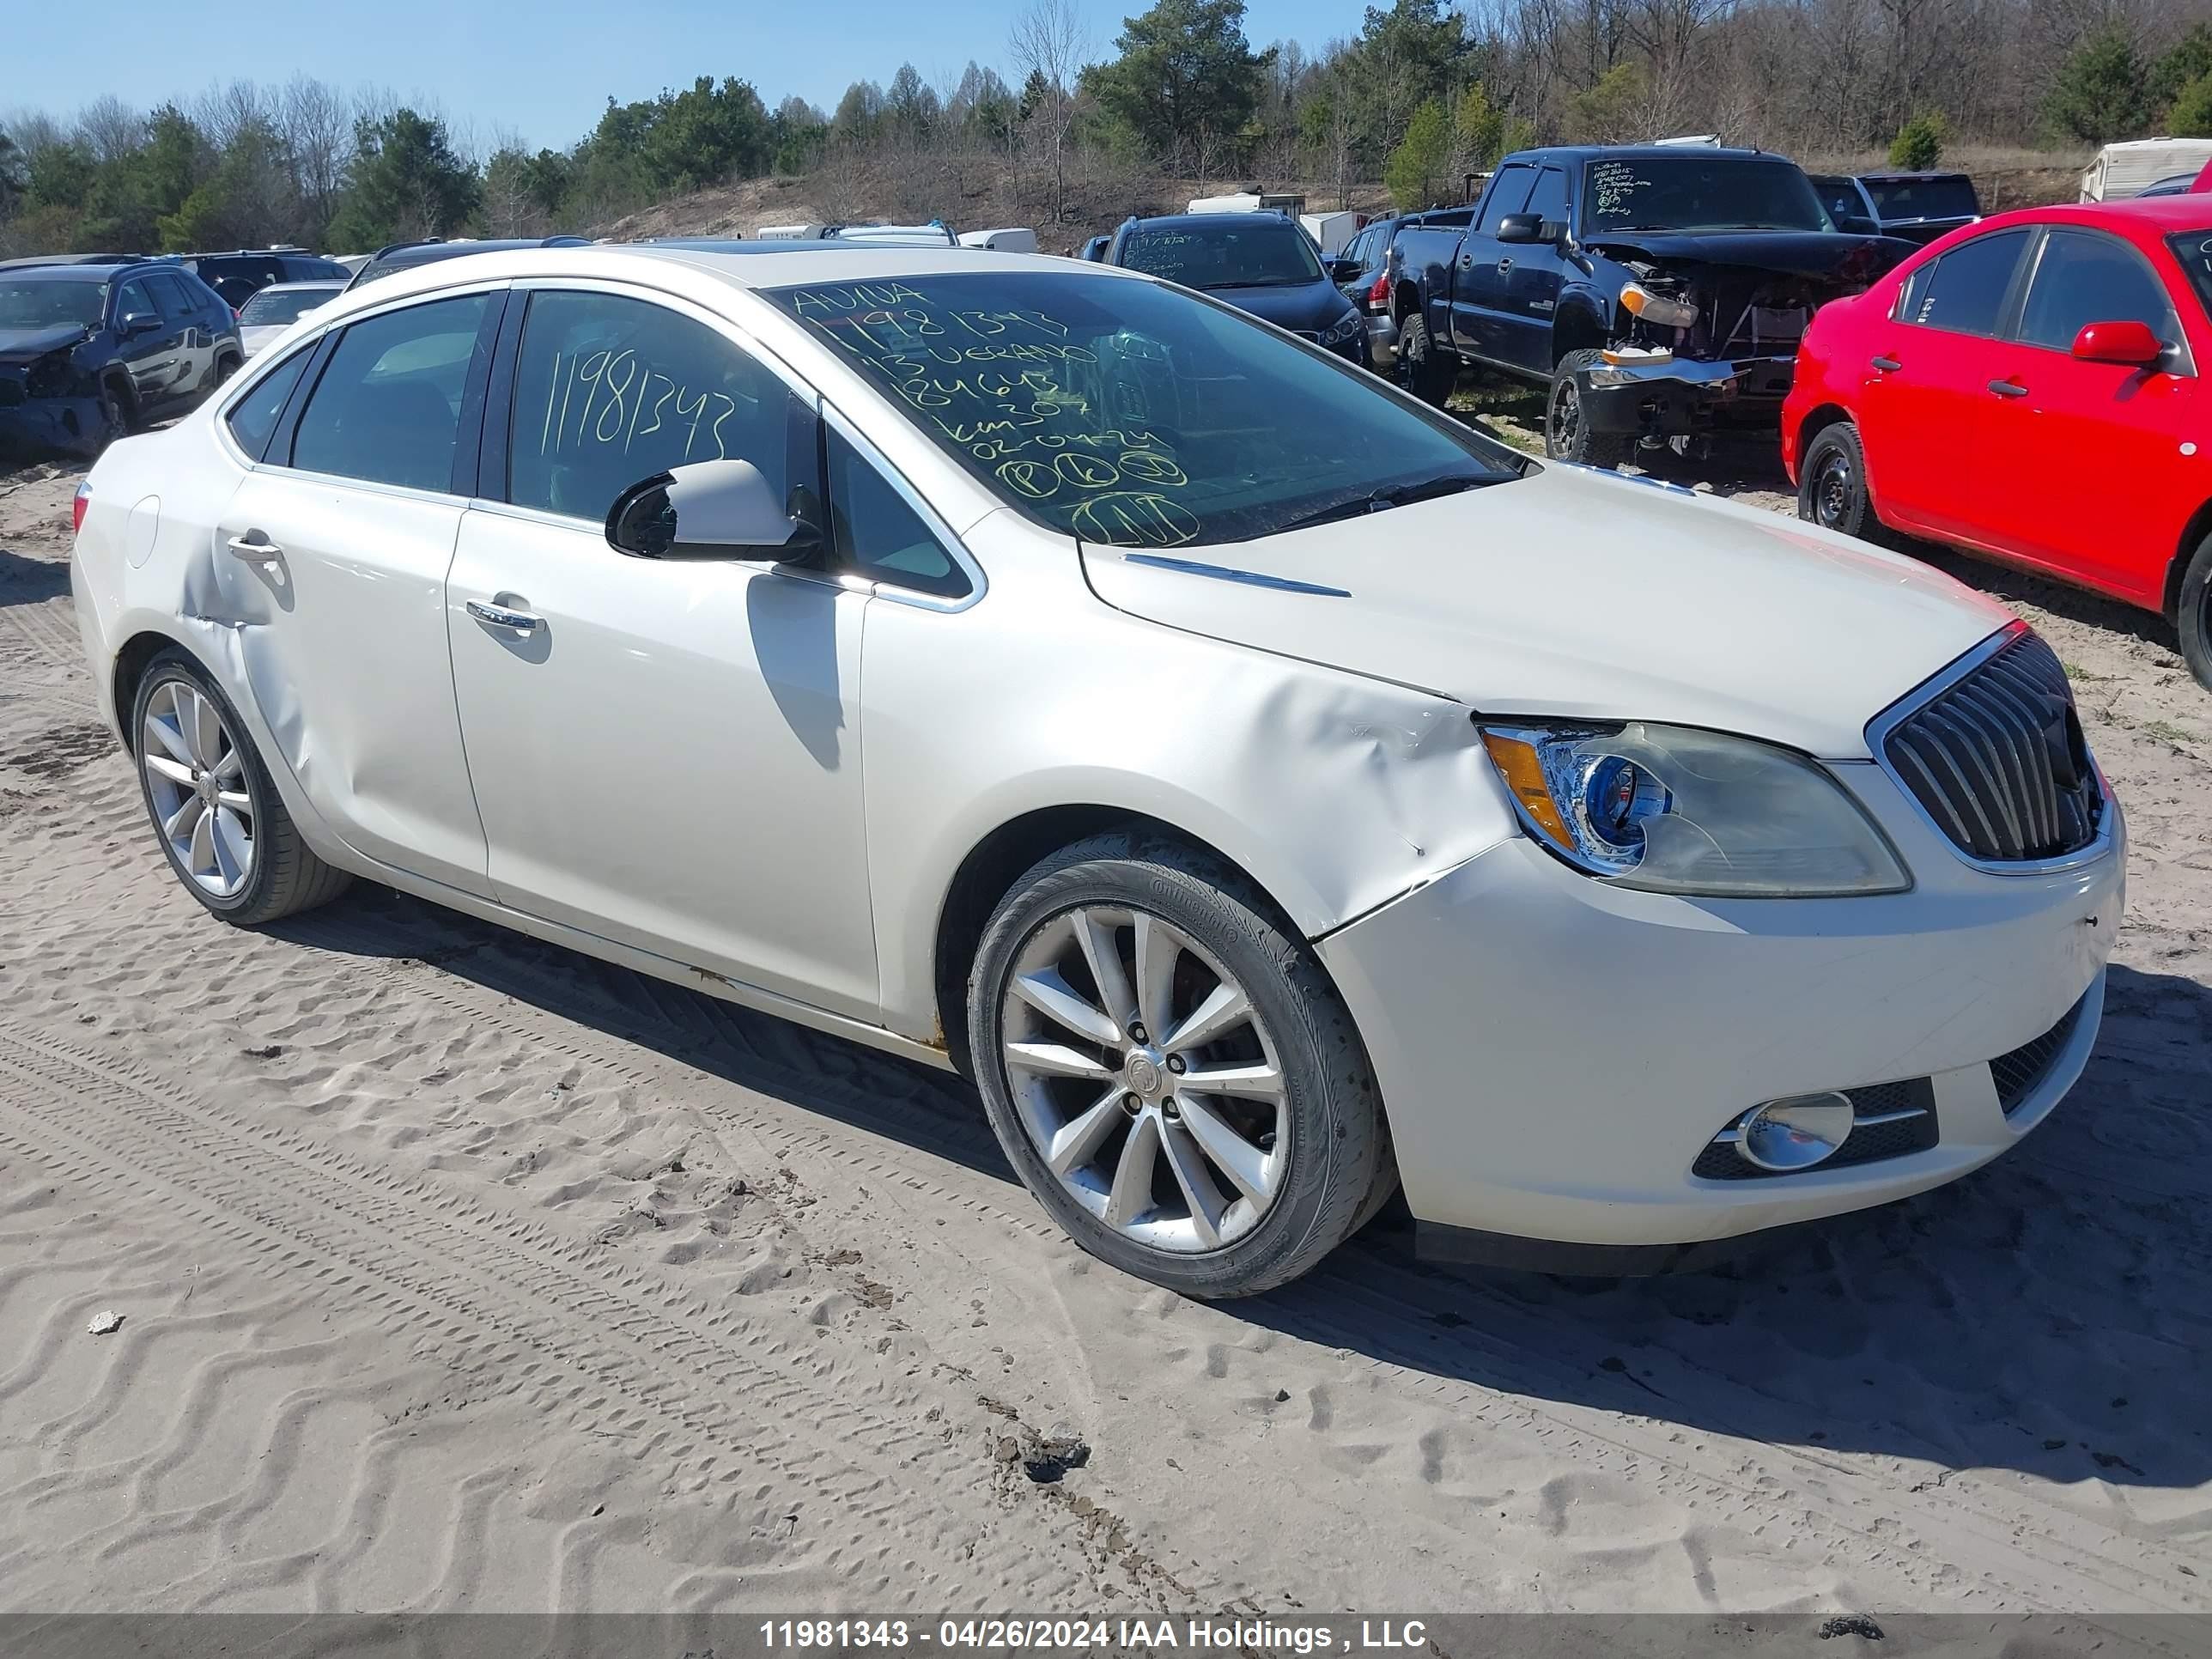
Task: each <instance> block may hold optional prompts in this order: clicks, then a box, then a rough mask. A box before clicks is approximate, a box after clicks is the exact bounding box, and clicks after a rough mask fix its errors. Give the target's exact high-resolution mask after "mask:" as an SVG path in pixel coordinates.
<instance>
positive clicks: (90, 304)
mask: <svg viewBox="0 0 2212 1659" xmlns="http://www.w3.org/2000/svg"><path fill="white" fill-rule="evenodd" d="M106 301H107V289H106V288H105V287H104V286H103V285H101V284H100V283H80V282H69V281H62V282H55V281H51V280H50V281H46V282H40V281H39V280H38V279H37V278H36V277H30V278H24V277H18V278H17V279H16V280H15V281H14V282H12V283H11V282H9V281H7V280H6V279H5V278H0V328H56V327H64V326H67V325H70V324H72V323H74V324H76V325H80V326H82V327H84V328H98V327H99V326H100V309H101V307H103V306H105V305H106Z"/></svg>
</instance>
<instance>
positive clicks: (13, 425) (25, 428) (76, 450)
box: [0, 329, 109, 460]
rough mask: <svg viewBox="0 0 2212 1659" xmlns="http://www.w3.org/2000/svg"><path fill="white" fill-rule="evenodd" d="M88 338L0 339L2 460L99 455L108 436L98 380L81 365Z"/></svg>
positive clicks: (24, 335) (28, 335) (51, 334)
mask: <svg viewBox="0 0 2212 1659" xmlns="http://www.w3.org/2000/svg"><path fill="white" fill-rule="evenodd" d="M88 338H89V331H86V330H82V329H77V330H74V331H65V330H50V331H46V332H44V333H33V332H32V331H13V332H12V333H11V335H10V337H7V338H4V339H0V456H5V457H7V458H9V459H19V458H28V457H33V456H40V455H47V454H56V453H58V454H62V455H66V456H72V457H78V458H82V459H86V460H89V459H92V458H93V457H94V456H95V455H97V454H99V453H100V448H101V447H102V446H103V445H104V444H105V443H106V441H107V438H108V435H109V434H108V430H107V420H106V411H105V409H104V407H103V405H102V403H101V400H100V381H99V377H98V375H97V374H96V373H95V372H94V370H93V369H91V368H88V366H87V364H86V363H85V362H83V361H82V358H83V357H84V356H85V355H86V354H85V353H83V352H82V349H81V348H82V346H83V345H84V343H85V342H86V341H87V340H88Z"/></svg>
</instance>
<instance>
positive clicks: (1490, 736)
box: [1482, 732, 1574, 849]
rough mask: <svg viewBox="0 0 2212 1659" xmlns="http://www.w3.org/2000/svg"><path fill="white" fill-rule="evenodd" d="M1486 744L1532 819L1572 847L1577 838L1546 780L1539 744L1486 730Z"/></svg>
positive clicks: (1497, 765)
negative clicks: (1553, 797)
mask: <svg viewBox="0 0 2212 1659" xmlns="http://www.w3.org/2000/svg"><path fill="white" fill-rule="evenodd" d="M1482 744H1483V747H1484V748H1486V749H1487V750H1490V758H1491V761H1492V763H1493V764H1494V765H1495V766H1496V767H1497V768H1498V775H1500V776H1502V777H1503V778H1504V780H1505V787H1507V788H1508V789H1510V790H1511V791H1512V792H1513V798H1514V799H1516V800H1517V801H1519V802H1520V803H1521V810H1522V811H1524V812H1526V813H1527V814H1528V818H1529V822H1531V823H1534V824H1535V826H1536V827H1537V828H1538V829H1541V830H1542V831H1543V832H1544V833H1545V834H1546V835H1547V836H1550V837H1551V838H1552V839H1553V841H1555V842H1558V843H1559V845H1560V846H1561V847H1564V848H1570V849H1571V848H1573V846H1574V841H1573V838H1572V837H1571V836H1570V835H1569V834H1568V833H1567V821H1566V820H1565V818H1563V817H1560V816H1559V803H1558V802H1557V801H1555V800H1553V799H1552V787H1551V785H1550V784H1548V783H1547V782H1546V781H1544V763H1543V762H1542V761H1541V760H1540V759H1539V758H1538V757H1537V755H1536V746H1535V745H1534V744H1530V743H1524V742H1522V740H1521V739H1520V738H1509V737H1505V736H1503V735H1502V734H1500V733H1498V732H1484V733H1483V734H1482Z"/></svg>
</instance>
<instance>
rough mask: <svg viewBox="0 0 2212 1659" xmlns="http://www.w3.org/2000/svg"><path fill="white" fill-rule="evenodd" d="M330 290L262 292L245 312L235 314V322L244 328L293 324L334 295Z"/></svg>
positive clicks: (333, 288) (249, 303) (300, 289)
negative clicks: (236, 315) (236, 320)
mask: <svg viewBox="0 0 2212 1659" xmlns="http://www.w3.org/2000/svg"><path fill="white" fill-rule="evenodd" d="M336 293H337V287H336V286H335V285H333V286H331V287H330V288H312V289H308V288H295V289H271V288H264V289H262V290H261V292H260V293H258V294H257V295H254V296H253V297H252V299H251V300H248V301H246V309H245V310H243V311H241V312H240V313H238V320H239V321H240V323H241V324H243V325H245V326H246V327H247V328H281V327H283V325H285V324H286V323H296V322H298V321H299V320H300V319H301V316H302V315H303V314H304V313H307V312H310V311H313V309H314V308H315V307H317V306H319V305H321V304H322V303H323V302H324V301H326V300H328V299H329V298H330V297H331V295H333V294H336Z"/></svg>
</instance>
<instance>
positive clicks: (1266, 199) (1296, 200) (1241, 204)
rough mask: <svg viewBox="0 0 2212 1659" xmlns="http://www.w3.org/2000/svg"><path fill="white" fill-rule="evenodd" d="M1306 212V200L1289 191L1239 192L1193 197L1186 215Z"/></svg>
mask: <svg viewBox="0 0 2212 1659" xmlns="http://www.w3.org/2000/svg"><path fill="white" fill-rule="evenodd" d="M1305 210H1306V198H1305V197H1303V196H1299V195H1294V194H1292V193H1291V192H1289V191H1264V190H1240V191H1237V193H1236V194H1235V195H1233V196H1194V197H1191V198H1190V206H1189V207H1188V208H1187V209H1185V210H1184V211H1185V212H1188V213H1286V214H1299V213H1304V211H1305Z"/></svg>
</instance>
